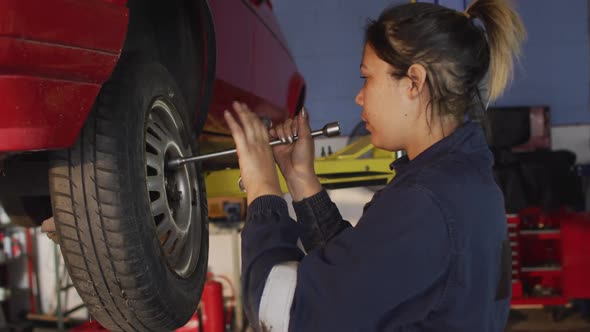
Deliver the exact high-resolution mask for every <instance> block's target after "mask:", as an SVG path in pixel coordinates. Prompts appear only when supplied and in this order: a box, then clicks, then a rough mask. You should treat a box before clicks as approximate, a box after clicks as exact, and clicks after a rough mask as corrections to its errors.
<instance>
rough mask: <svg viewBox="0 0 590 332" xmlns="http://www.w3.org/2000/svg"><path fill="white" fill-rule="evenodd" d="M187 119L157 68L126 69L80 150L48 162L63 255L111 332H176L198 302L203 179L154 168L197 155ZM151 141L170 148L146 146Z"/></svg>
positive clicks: (107, 92) (126, 65)
mask: <svg viewBox="0 0 590 332" xmlns="http://www.w3.org/2000/svg"><path fill="white" fill-rule="evenodd" d="M159 103H161V104H159ZM158 107H159V108H158ZM166 107H167V108H168V109H165V108H166ZM163 119H167V120H165V121H164V120H163ZM188 119H189V117H188V111H187V109H186V107H185V103H184V101H183V98H182V95H181V93H180V90H179V89H178V87H177V86H176V84H175V82H174V80H173V79H172V78H171V75H170V74H169V73H168V72H167V70H166V69H165V68H164V67H163V66H161V65H159V64H156V63H137V62H135V63H133V62H130V61H127V62H122V63H120V64H119V66H118V69H117V71H116V72H115V74H114V75H113V77H112V78H111V79H110V80H109V81H108V82H107V83H106V84H105V85H104V86H103V88H102V90H101V93H100V95H99V97H98V99H97V102H96V104H95V107H94V109H93V111H92V113H91V114H90V116H89V118H88V120H87V122H86V124H85V126H84V128H83V129H82V131H81V132H80V135H79V138H78V140H77V142H76V144H75V145H74V146H73V147H72V148H70V149H69V150H65V151H59V152H56V153H54V154H53V155H52V160H51V165H50V171H49V177H50V179H49V182H50V192H51V197H52V205H53V212H54V218H55V223H56V228H57V234H58V239H59V240H58V241H59V243H60V246H61V251H62V253H63V256H64V259H65V262H66V265H67V267H68V272H69V274H70V276H71V278H72V280H73V282H74V285H75V286H76V289H77V290H78V293H79V294H80V296H81V297H82V299H83V300H84V302H85V303H86V305H87V307H88V309H89V311H90V313H91V315H92V316H93V317H94V318H95V319H96V320H97V321H98V322H100V323H101V324H102V325H103V326H104V327H106V328H108V329H109V330H110V331H157V332H160V331H168V330H173V329H175V328H178V327H180V326H182V325H184V324H185V323H186V322H187V321H188V319H189V318H190V317H191V315H192V314H193V313H194V311H195V309H196V307H197V305H198V303H199V300H200V297H201V293H202V289H203V285H204V282H205V276H206V272H207V257H208V231H207V203H206V196H205V191H204V181H203V180H202V178H201V176H200V172H199V169H197V166H196V165H195V164H190V165H186V166H183V167H181V168H180V169H179V170H178V171H169V170H164V166H163V165H164V161H162V163H161V164H158V165H159V166H154V160H156V161H158V160H159V159H158V158H160V157H161V156H166V158H167V157H169V155H174V154H176V155H178V154H182V155H185V156H186V155H188V154H190V153H192V151H196V147H195V146H193V145H194V144H196V143H195V142H196V140H195V137H194V136H195V135H194V133H193V134H191V130H189V129H190V126H189V125H188V124H190V122H189V121H188ZM154 123H160V127H157V128H156V126H155V125H154ZM161 127H165V128H161ZM172 129H176V130H172ZM154 130H161V131H157V133H156V132H154ZM174 131H176V132H175V133H174ZM158 133H159V134H160V135H159V136H158ZM156 136H158V138H160V139H161V137H166V138H168V139H171V140H173V142H172V141H170V142H172V143H170V144H172V145H171V146H172V147H170V148H168V147H165V146H164V145H165V144H164V143H157V146H156V145H151V144H156V143H153V142H152V141H153V139H154V137H156ZM160 136H161V137H160ZM162 141H163V140H162ZM150 142H151V143H150ZM174 144H177V145H178V146H173V145H174ZM154 146H156V147H154ZM159 148H162V149H161V150H159ZM171 151H172V152H171ZM162 158H164V157H162ZM148 162H149V163H150V166H147V165H148V164H147V163H148ZM170 174H172V175H170ZM169 176H172V177H170V178H169ZM157 179H159V180H157ZM156 180H157V181H156ZM158 181H162V182H161V186H156V187H157V188H156V189H154V188H155V187H154V185H152V183H156V184H160V182H158ZM183 181H184V182H183ZM170 182H174V183H173V184H170ZM181 182H182V183H181ZM148 184H149V185H150V189H149V190H148ZM183 186H184V187H183ZM183 188H184V189H186V190H184V189H183ZM187 188H188V189H187ZM152 189H153V190H152ZM169 190H170V191H169ZM179 193H180V194H179ZM187 202H189V203H188V204H183V203H187ZM156 203H158V204H159V205H156ZM162 204H164V207H163V208H161V209H160V207H161V206H162ZM181 208H182V210H181ZM152 210H154V212H152ZM156 210H157V211H156ZM160 211H166V213H161V214H159V215H158V217H157V218H154V214H156V213H160ZM187 211H188V212H187ZM162 215H163V217H162ZM166 227H168V228H171V229H170V230H168V231H166V229H164V228H166ZM172 240H174V241H173V243H172ZM164 248H165V249H166V252H165V250H164Z"/></svg>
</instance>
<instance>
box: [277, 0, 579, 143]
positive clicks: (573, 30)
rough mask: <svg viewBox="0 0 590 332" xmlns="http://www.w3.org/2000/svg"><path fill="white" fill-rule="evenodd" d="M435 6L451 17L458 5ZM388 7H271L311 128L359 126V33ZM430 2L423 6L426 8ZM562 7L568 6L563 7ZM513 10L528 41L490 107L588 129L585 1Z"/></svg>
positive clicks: (330, 0)
mask: <svg viewBox="0 0 590 332" xmlns="http://www.w3.org/2000/svg"><path fill="white" fill-rule="evenodd" d="M431 1H432V2H434V1H438V3H440V4H441V5H445V6H448V7H451V8H455V9H463V8H464V3H465V1H464V0H431ZM403 2H407V1H402V0H400V1H391V0H372V1H360V0H356V1H353V0H313V1H289V0H277V1H275V2H274V3H273V4H274V8H275V13H276V15H277V17H278V19H279V22H280V23H281V26H282V28H283V33H284V34H285V37H286V38H287V41H288V42H289V46H290V48H291V50H292V52H293V55H294V57H295V61H296V62H297V64H298V66H299V68H300V70H301V71H302V73H303V75H304V76H305V78H306V81H307V84H308V86H307V103H306V105H307V107H308V108H309V110H310V113H311V120H312V126H313V128H316V127H321V126H322V125H323V124H325V123H326V122H329V121H334V120H339V121H340V123H341V125H342V129H343V132H344V133H345V134H347V133H349V132H350V131H351V130H352V128H353V127H354V125H355V124H356V123H358V122H359V121H360V108H359V107H358V106H357V105H356V104H355V103H354V97H355V95H356V93H357V92H358V89H359V88H360V86H361V80H360V79H359V75H360V74H359V69H358V68H359V64H360V61H361V55H362V47H363V27H364V26H365V25H366V22H367V19H368V18H376V17H377V16H378V15H379V13H380V12H381V10H382V9H383V8H385V7H386V6H387V5H390V4H392V3H403ZM429 2H430V1H429ZM565 3H567V6H565V5H564V4H565ZM517 5H518V6H517V8H518V11H519V13H520V14H521V16H522V19H523V21H524V23H525V25H526V28H527V30H528V33H529V39H528V41H527V43H526V44H525V47H524V57H523V61H522V66H521V67H519V68H518V69H517V72H516V75H515V81H514V83H513V84H512V85H511V87H510V88H509V90H508V91H507V93H506V94H505V96H504V97H503V98H501V99H500V100H499V101H498V102H497V103H496V104H497V105H502V106H507V105H539V104H545V105H549V106H550V107H551V110H552V118H553V123H554V124H572V123H590V110H589V100H590V97H589V91H590V85H589V74H590V68H589V61H590V51H589V41H588V0H567V1H563V0H561V1H560V0H534V1H533V0H523V1H518V3H517Z"/></svg>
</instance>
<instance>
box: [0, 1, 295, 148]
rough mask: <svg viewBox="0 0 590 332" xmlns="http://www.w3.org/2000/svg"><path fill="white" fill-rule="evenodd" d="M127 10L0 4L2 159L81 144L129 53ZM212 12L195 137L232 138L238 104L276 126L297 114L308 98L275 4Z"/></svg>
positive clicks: (107, 5)
mask: <svg viewBox="0 0 590 332" xmlns="http://www.w3.org/2000/svg"><path fill="white" fill-rule="evenodd" d="M195 1H196V0H195ZM126 4H127V1H126V0H47V1H37V0H0V14H1V17H2V18H1V19H0V102H1V104H0V157H1V155H2V153H5V152H19V151H34V150H48V149H61V148H67V147H69V146H71V145H72V144H74V142H75V140H76V138H77V136H78V133H79V132H80V129H81V128H82V126H83V125H84V122H85V120H86V118H87V116H88V113H89V112H90V110H91V108H92V105H93V104H94V101H95V99H96V97H97V95H98V93H99V92H100V89H101V86H102V84H103V83H104V82H105V81H106V80H107V79H108V78H109V77H110V75H111V73H112V72H113V70H114V68H115V66H116V65H117V61H118V60H119V57H120V55H121V52H122V49H123V47H124V44H125V38H126V34H127V28H128V22H129V11H128V9H127V7H126ZM206 5H207V6H208V8H207V9H208V10H207V14H208V15H209V20H208V21H209V24H210V25H211V26H209V27H208V28H207V29H203V30H202V31H203V35H202V36H199V37H202V41H203V43H202V45H198V47H200V48H205V49H207V51H206V52H204V54H206V55H207V56H205V57H204V59H203V61H202V63H201V64H199V66H202V67H203V69H204V72H208V73H209V74H210V75H209V76H208V77H209V81H208V82H206V84H203V85H202V86H203V88H201V89H200V90H201V91H194V93H195V94H198V95H199V96H200V100H206V101H207V103H206V105H205V107H202V108H201V109H195V110H194V114H195V115H194V118H195V128H196V129H200V128H202V127H203V125H204V126H205V127H204V129H205V132H215V133H227V128H226V125H225V122H224V120H223V117H222V113H223V110H225V109H228V108H229V107H230V103H231V101H233V100H236V99H237V100H241V101H244V102H247V103H248V104H249V105H251V107H252V108H253V109H254V111H255V112H257V113H258V114H259V115H260V116H261V117H267V118H269V119H271V120H272V121H281V120H284V119H285V118H286V117H287V116H289V114H292V113H294V112H295V110H296V109H297V108H298V107H300V106H301V104H302V100H303V98H304V97H303V95H304V80H303V78H302V76H301V74H300V73H299V72H298V71H297V68H296V66H295V64H294V61H293V59H292V57H291V56H290V54H289V50H288V48H287V45H286V43H285V40H284V38H283V36H282V34H281V32H280V29H279V26H278V23H277V21H276V19H275V17H274V15H273V12H272V4H271V3H270V1H263V0H210V1H208V4H206ZM203 22H205V21H203ZM202 24H205V23H202ZM203 79H207V77H204V78H203ZM202 112H208V114H206V123H199V119H205V117H204V116H202V114H200V113H202ZM201 122H204V121H202V120H201ZM0 159H1V158H0Z"/></svg>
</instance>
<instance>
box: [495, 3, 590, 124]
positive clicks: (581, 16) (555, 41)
mask: <svg viewBox="0 0 590 332" xmlns="http://www.w3.org/2000/svg"><path fill="white" fill-rule="evenodd" d="M517 4H518V7H517V9H518V12H519V13H520V15H521V17H522V20H523V22H524V24H525V27H526V29H527V32H528V40H527V42H526V43H525V45H524V49H523V51H524V52H523V58H522V65H521V66H518V67H517V70H516V72H515V77H514V82H513V83H512V85H511V87H510V89H509V90H508V91H507V92H506V94H505V95H504V97H502V98H501V99H500V100H498V102H497V105H502V106H507V105H535V104H537V105H538V104H545V105H549V107H550V109H551V117H552V122H553V124H554V125H566V124H577V123H586V124H588V123H590V105H589V104H590V96H589V92H590V84H589V83H590V66H589V62H590V51H589V46H590V45H589V44H590V42H589V39H588V38H589V36H588V19H589V17H588V0H567V1H559V0H534V1H532V0H525V1H520V2H518V3H517ZM566 4H567V5H566Z"/></svg>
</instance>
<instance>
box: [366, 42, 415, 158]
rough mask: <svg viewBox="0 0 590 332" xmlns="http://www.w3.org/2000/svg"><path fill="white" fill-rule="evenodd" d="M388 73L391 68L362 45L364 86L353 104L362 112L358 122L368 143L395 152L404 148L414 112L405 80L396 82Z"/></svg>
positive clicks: (409, 82)
mask: <svg viewBox="0 0 590 332" xmlns="http://www.w3.org/2000/svg"><path fill="white" fill-rule="evenodd" d="M391 72H392V68H391V66H390V65H389V64H388V63H387V62H385V61H383V60H381V59H380V58H379V57H378V56H377V54H376V53H375V50H374V49H373V47H372V46H371V45H369V44H366V45H365V49H364V52H363V60H362V63H361V75H362V77H363V78H364V79H365V83H364V84H363V86H362V88H361V90H360V91H359V93H358V95H357V96H356V98H355V101H356V103H357V104H358V105H359V106H361V107H362V108H363V111H362V114H361V118H362V120H363V121H364V122H365V124H366V127H367V130H368V131H369V132H370V133H371V143H372V144H373V145H374V146H375V147H377V148H381V149H384V150H388V151H396V150H403V149H405V148H406V145H407V142H408V140H409V137H410V134H411V129H412V125H413V122H414V121H415V120H416V116H415V115H416V112H413V108H414V103H412V100H411V99H410V98H409V91H410V90H411V88H412V81H411V80H410V79H409V78H405V77H404V78H402V79H400V80H397V79H395V78H394V77H393V76H392V75H391Z"/></svg>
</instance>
